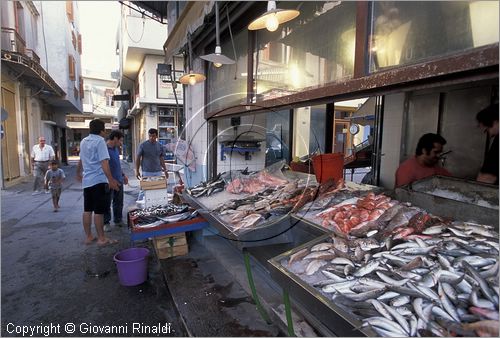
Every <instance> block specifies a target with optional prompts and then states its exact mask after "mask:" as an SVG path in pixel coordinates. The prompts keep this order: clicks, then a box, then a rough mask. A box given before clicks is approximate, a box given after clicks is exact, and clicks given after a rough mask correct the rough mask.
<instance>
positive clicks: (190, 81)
mask: <svg viewBox="0 0 500 338" xmlns="http://www.w3.org/2000/svg"><path fill="white" fill-rule="evenodd" d="M188 53H189V57H188V60H189V63H188V69H189V72H188V74H184V75H182V76H181V78H180V79H179V82H180V83H182V84H185V85H191V86H194V85H195V84H197V83H199V82H203V81H205V80H206V79H207V78H206V77H205V75H203V74H199V73H195V72H193V60H192V55H193V51H192V49H191V36H188Z"/></svg>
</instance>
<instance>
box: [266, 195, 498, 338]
mask: <svg viewBox="0 0 500 338" xmlns="http://www.w3.org/2000/svg"><path fill="white" fill-rule="evenodd" d="M369 195H370V194H369ZM382 196H383V195H378V196H377V195H375V196H370V198H366V197H368V195H367V196H365V198H359V199H357V201H356V203H355V204H354V203H345V201H344V202H341V203H339V204H337V205H335V206H333V207H331V208H330V209H331V210H330V211H327V212H326V213H324V214H323V215H329V217H328V218H324V221H326V223H328V224H329V225H331V226H332V231H333V233H332V234H330V235H324V236H322V237H320V238H318V239H315V240H313V241H311V242H309V243H306V244H303V245H301V246H299V247H297V248H294V249H292V250H289V251H287V252H285V253H283V254H280V255H278V256H276V257H274V258H272V259H270V260H269V263H270V265H271V276H272V278H273V279H274V280H275V281H276V282H278V284H280V285H281V287H282V288H283V289H284V290H287V291H288V292H289V293H290V295H292V297H293V299H294V301H295V304H296V305H298V306H299V308H302V309H305V310H307V311H308V312H310V313H312V314H314V315H315V316H317V317H318V318H319V319H320V320H321V322H322V323H323V324H324V325H326V326H327V327H328V328H329V329H330V330H331V331H332V332H333V333H335V334H336V335H339V336H352V335H361V334H362V335H367V336H373V335H374V334H376V335H379V336H417V335H420V336H449V335H451V334H453V335H457V334H458V335H465V336H475V335H485V334H486V335H490V336H498V327H499V323H498V300H499V294H500V291H499V277H498V274H499V263H498V256H499V244H498V239H499V235H498V232H496V231H495V229H493V227H492V226H488V225H480V224H474V223H470V222H463V221H458V220H456V221H454V220H450V219H448V218H446V219H445V218H441V217H439V216H436V215H432V214H429V213H427V211H425V210H423V209H421V208H418V207H415V206H410V205H408V204H406V203H401V202H398V201H395V200H391V199H388V200H387V199H384V197H382ZM377 200H379V201H380V202H381V203H380V204H378V203H376V201H377ZM372 202H375V208H374V207H373V204H374V203H372ZM377 205H378V207H377ZM356 208H357V209H359V208H361V209H368V210H373V211H375V210H377V209H381V208H383V209H384V210H385V211H384V212H382V213H381V215H379V217H374V219H373V220H371V221H367V222H362V223H358V224H357V225H355V226H353V227H351V225H352V224H349V223H347V224H346V223H345V221H346V220H347V219H348V218H346V213H347V212H348V211H349V210H355V209H356ZM327 210H328V209H327ZM325 211H326V210H325ZM339 213H341V214H340V215H341V216H342V217H337V218H335V216H336V215H338V214H339ZM374 215H375V214H374ZM342 221H343V222H342Z"/></svg>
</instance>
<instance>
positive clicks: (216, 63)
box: [214, 62, 222, 68]
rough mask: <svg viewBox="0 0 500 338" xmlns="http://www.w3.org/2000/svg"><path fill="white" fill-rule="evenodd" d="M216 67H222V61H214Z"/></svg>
mask: <svg viewBox="0 0 500 338" xmlns="http://www.w3.org/2000/svg"><path fill="white" fill-rule="evenodd" d="M214 67H215V68H220V67H222V63H219V62H214Z"/></svg>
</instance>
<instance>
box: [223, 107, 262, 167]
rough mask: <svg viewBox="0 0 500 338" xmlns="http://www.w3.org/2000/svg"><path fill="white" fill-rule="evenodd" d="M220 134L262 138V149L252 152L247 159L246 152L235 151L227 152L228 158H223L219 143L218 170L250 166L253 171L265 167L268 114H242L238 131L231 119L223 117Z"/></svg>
mask: <svg viewBox="0 0 500 338" xmlns="http://www.w3.org/2000/svg"><path fill="white" fill-rule="evenodd" d="M217 127H218V130H217V132H218V134H219V136H222V135H224V136H225V137H231V136H232V137H235V138H236V137H238V136H240V137H252V138H255V139H260V140H262V142H261V143H260V144H261V145H260V149H261V150H260V151H259V152H254V153H251V159H250V160H249V161H247V160H245V156H244V154H239V153H236V152H234V153H233V154H232V155H229V154H227V155H226V160H224V161H222V160H221V151H220V144H219V143H217V171H218V172H224V171H229V170H239V169H245V168H246V167H248V169H249V170H251V171H256V170H261V169H263V168H264V167H265V161H266V141H265V140H266V130H265V128H266V115H265V114H258V115H250V116H242V117H241V124H240V125H239V126H238V128H237V130H236V133H235V130H234V127H233V126H231V119H230V118H227V119H221V120H219V121H218V124H217Z"/></svg>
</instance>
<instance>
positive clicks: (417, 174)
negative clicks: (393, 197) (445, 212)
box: [395, 133, 451, 188]
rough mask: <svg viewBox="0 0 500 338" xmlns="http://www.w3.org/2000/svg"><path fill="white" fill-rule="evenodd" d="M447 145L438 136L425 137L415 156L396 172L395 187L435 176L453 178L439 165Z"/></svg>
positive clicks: (418, 144)
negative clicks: (444, 147)
mask: <svg viewBox="0 0 500 338" xmlns="http://www.w3.org/2000/svg"><path fill="white" fill-rule="evenodd" d="M445 144H446V140H445V139H444V138H443V137H442V136H440V135H438V134H432V133H428V134H425V135H423V136H422V137H421V138H420V139H419V140H418V143H417V149H416V151H415V156H412V157H411V158H409V159H407V160H406V161H404V162H403V163H401V164H400V165H399V168H398V169H397V170H396V184H395V187H396V188H397V187H400V186H403V185H406V184H409V183H411V182H413V181H417V180H420V179H422V178H426V177H429V176H434V175H441V176H451V173H450V172H449V171H448V170H446V169H445V168H443V167H441V166H440V165H439V155H440V154H441V153H442V152H443V146H444V145H445Z"/></svg>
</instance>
